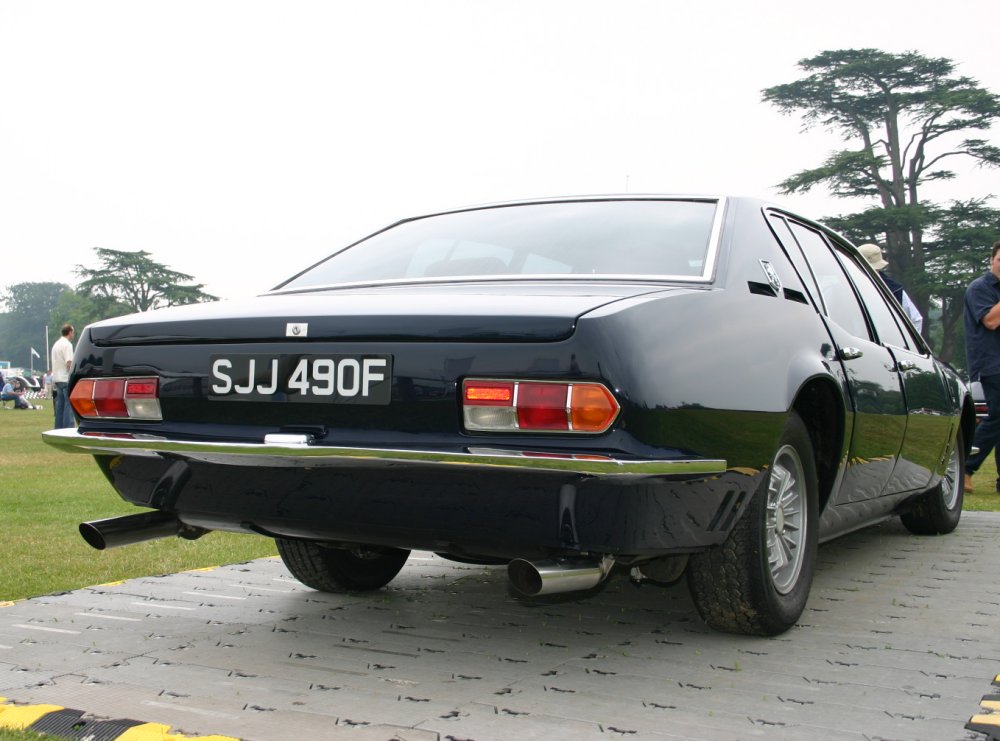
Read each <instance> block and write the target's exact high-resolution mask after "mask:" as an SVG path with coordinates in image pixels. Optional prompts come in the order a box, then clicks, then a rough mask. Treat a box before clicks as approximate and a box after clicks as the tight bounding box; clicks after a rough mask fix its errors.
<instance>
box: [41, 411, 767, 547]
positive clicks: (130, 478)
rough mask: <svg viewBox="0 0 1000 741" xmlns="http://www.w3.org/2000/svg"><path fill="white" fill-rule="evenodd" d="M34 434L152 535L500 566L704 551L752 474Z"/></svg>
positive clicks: (530, 456) (479, 455)
mask: <svg viewBox="0 0 1000 741" xmlns="http://www.w3.org/2000/svg"><path fill="white" fill-rule="evenodd" d="M42 437H43V440H44V441H45V442H46V443H48V444H49V445H52V446H54V447H56V448H58V449H60V450H64V451H67V452H75V453H86V454H90V455H92V456H94V457H95V460H96V461H97V463H98V465H99V466H100V468H101V470H102V471H103V472H104V474H105V475H106V476H107V478H108V480H109V481H110V482H111V484H112V485H113V486H114V488H115V489H116V490H117V491H118V493H119V494H120V495H121V496H122V498H123V499H125V500H126V501H128V502H131V503H133V504H136V505H139V506H143V507H151V508H153V509H157V510H161V511H163V512H164V513H169V514H170V515H171V516H172V517H174V518H176V521H177V523H178V524H177V528H176V529H174V528H172V527H171V526H170V525H168V524H167V523H166V521H165V520H164V518H160V517H158V518H152V519H151V520H150V521H149V522H148V523H146V522H145V521H144V522H143V523H139V522H138V521H136V526H137V528H138V527H139V526H140V525H142V526H143V527H145V526H146V525H147V524H148V530H149V533H150V537H163V535H164V534H166V535H174V534H176V535H181V536H182V537H197V536H198V535H199V534H201V531H203V530H216V529H218V530H229V531H235V532H255V533H259V534H262V535H267V536H272V537H281V538H304V539H309V540H319V541H326V542H331V543H364V544H371V545H383V546H393V547H401V548H411V549H423V550H432V551H438V552H448V553H452V554H456V555H463V554H467V555H477V556H490V557H500V558H515V557H521V558H532V557H540V556H548V555H553V554H578V553H603V554H617V555H622V554H627V555H636V556H641V555H655V554H657V553H682V552H690V551H693V550H698V549H701V548H704V547H707V546H711V545H714V544H717V543H720V542H722V541H723V540H724V539H725V537H726V535H727V534H728V532H729V530H730V529H731V527H732V525H733V523H735V521H736V520H737V519H738V517H739V516H740V515H741V514H742V511H743V508H744V507H745V505H746V503H747V501H748V500H749V497H750V495H751V494H752V492H753V491H754V490H755V489H756V487H757V484H758V483H759V480H760V476H761V475H762V472H761V471H757V470H752V469H733V470H727V466H726V461H724V460H718V459H711V460H710V459H701V458H692V457H679V458H676V459H673V458H664V459H657V460H649V459H625V458H615V457H611V456H605V455H594V454H591V453H579V454H570V453H558V454H556V453H549V452H531V451H513V450H506V449H496V448H488V447H477V446H469V447H466V448H464V449H461V450H448V451H443V450H417V449H386V448H360V447H336V446H328V445H317V444H314V442H313V440H312V439H311V437H310V436H308V435H299V434H293V435H288V434H281V435H268V436H266V437H265V439H264V441H263V442H262V443H248V442H216V441H211V442H208V441H192V440H178V439H167V438H164V437H160V436H154V435H129V436H122V435H118V434H105V433H95V432H80V431H78V430H75V429H58V430H51V431H48V432H45V433H43V435H42ZM120 519H121V518H116V522H117V521H118V520H120ZM130 526H131V523H129V524H128V526H126V525H125V524H122V526H121V527H117V526H111V527H109V530H112V531H115V532H116V535H115V541H114V542H111V543H109V544H108V547H110V545H120V544H124V543H125V542H135V540H143V539H148V538H145V537H140V535H139V534H138V533H136V537H135V538H134V539H130V536H129V535H128V534H127V533H125V534H122V532H121V531H123V530H129V529H130ZM88 542H89V538H88ZM98 542H99V541H98ZM94 544H95V543H92V545H94ZM98 547H102V546H100V545H98Z"/></svg>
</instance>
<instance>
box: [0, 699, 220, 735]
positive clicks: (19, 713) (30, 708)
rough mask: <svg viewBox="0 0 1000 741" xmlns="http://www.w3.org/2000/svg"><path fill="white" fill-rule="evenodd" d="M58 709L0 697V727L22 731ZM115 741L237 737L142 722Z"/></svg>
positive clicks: (60, 708)
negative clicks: (193, 732) (183, 731)
mask: <svg viewBox="0 0 1000 741" xmlns="http://www.w3.org/2000/svg"><path fill="white" fill-rule="evenodd" d="M60 710H65V708H63V707H61V706H60V705H11V704H9V703H8V702H7V698H6V697H0V728H8V729H12V730H17V731H23V730H25V729H28V728H30V727H31V726H32V725H33V724H35V723H37V722H38V721H39V720H41V719H42V718H44V717H45V716H46V715H48V714H49V713H57V712H59V711H60ZM73 712H79V711H73ZM99 722H100V721H98V723H99ZM115 741H239V739H238V738H235V737H233V736H219V735H211V736H185V735H184V734H181V733H171V732H170V726H166V725H163V724H162V723H142V724H141V725H137V726H132V727H131V728H128V729H126V730H125V731H123V732H122V733H121V734H119V735H118V736H117V737H116V739H115Z"/></svg>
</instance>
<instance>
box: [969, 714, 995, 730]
mask: <svg viewBox="0 0 1000 741" xmlns="http://www.w3.org/2000/svg"><path fill="white" fill-rule="evenodd" d="M969 725H974V726H995V727H996V728H1000V713H987V714H985V715H973V716H972V717H971V718H970V719H969Z"/></svg>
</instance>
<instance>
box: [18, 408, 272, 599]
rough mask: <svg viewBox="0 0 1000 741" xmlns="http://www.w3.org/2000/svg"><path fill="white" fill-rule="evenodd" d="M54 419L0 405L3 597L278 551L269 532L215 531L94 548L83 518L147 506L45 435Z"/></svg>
mask: <svg viewBox="0 0 1000 741" xmlns="http://www.w3.org/2000/svg"><path fill="white" fill-rule="evenodd" d="M51 427H52V411H51V406H50V405H46V407H45V409H42V410H39V411H30V410H25V411H18V410H12V409H8V410H0V521H2V522H3V523H4V534H3V537H4V543H3V547H2V552H3V555H4V557H3V558H2V559H0V603H2V602H4V601H10V600H17V599H22V598H24V597H32V596H37V595H40V594H50V593H52V592H61V591H64V590H69V589H78V588H80V587H85V586H91V585H94V584H103V583H106V582H110V581H117V580H119V579H128V578H132V577H136V576H149V575H151V574H165V573H173V572H176V571H183V570H185V569H193V568H200V567H206V566H218V565H220V564H225V563H238V562H241V561H247V560H250V559H253V558H260V557H262V556H272V555H275V553H276V551H275V548H274V542H273V541H272V540H270V539H268V538H263V537H260V536H253V535H238V534H234V533H218V532H213V533H209V534H208V535H206V536H204V537H203V538H200V539H199V540H196V541H188V540H182V539H180V538H168V539H165V540H157V541H152V542H149V543H140V544H137V545H131V546H125V547H124V548H116V549H112V550H106V551H96V550H94V549H93V548H91V547H90V546H89V545H87V544H86V543H85V542H84V541H83V539H82V538H81V537H80V534H79V532H78V531H77V525H78V524H79V523H80V522H82V521H84V520H96V519H101V518H104V517H114V516H116V515H125V514H133V513H135V512H142V511H145V510H142V509H139V508H137V507H134V506H133V505H131V504H128V503H127V502H125V501H123V500H122V499H121V498H120V497H119V496H118V494H117V493H115V491H114V490H113V489H112V488H111V485H110V484H109V483H108V482H107V479H105V478H104V476H103V475H102V474H101V473H100V471H98V469H97V466H96V465H95V464H94V461H93V458H91V457H90V456H89V455H74V454H68V453H64V452H60V451H58V450H56V449H55V448H52V447H50V446H48V445H46V444H45V443H43V442H42V439H41V432H42V431H43V430H48V429H50V428H51Z"/></svg>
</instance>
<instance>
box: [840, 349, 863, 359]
mask: <svg viewBox="0 0 1000 741" xmlns="http://www.w3.org/2000/svg"><path fill="white" fill-rule="evenodd" d="M837 352H838V355H840V359H841V360H854V359H855V358H860V357H861V356H862V355H864V353H863V352H862V351H861V350H859V349H858V348H856V347H842V348H840V350H838V351H837Z"/></svg>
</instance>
